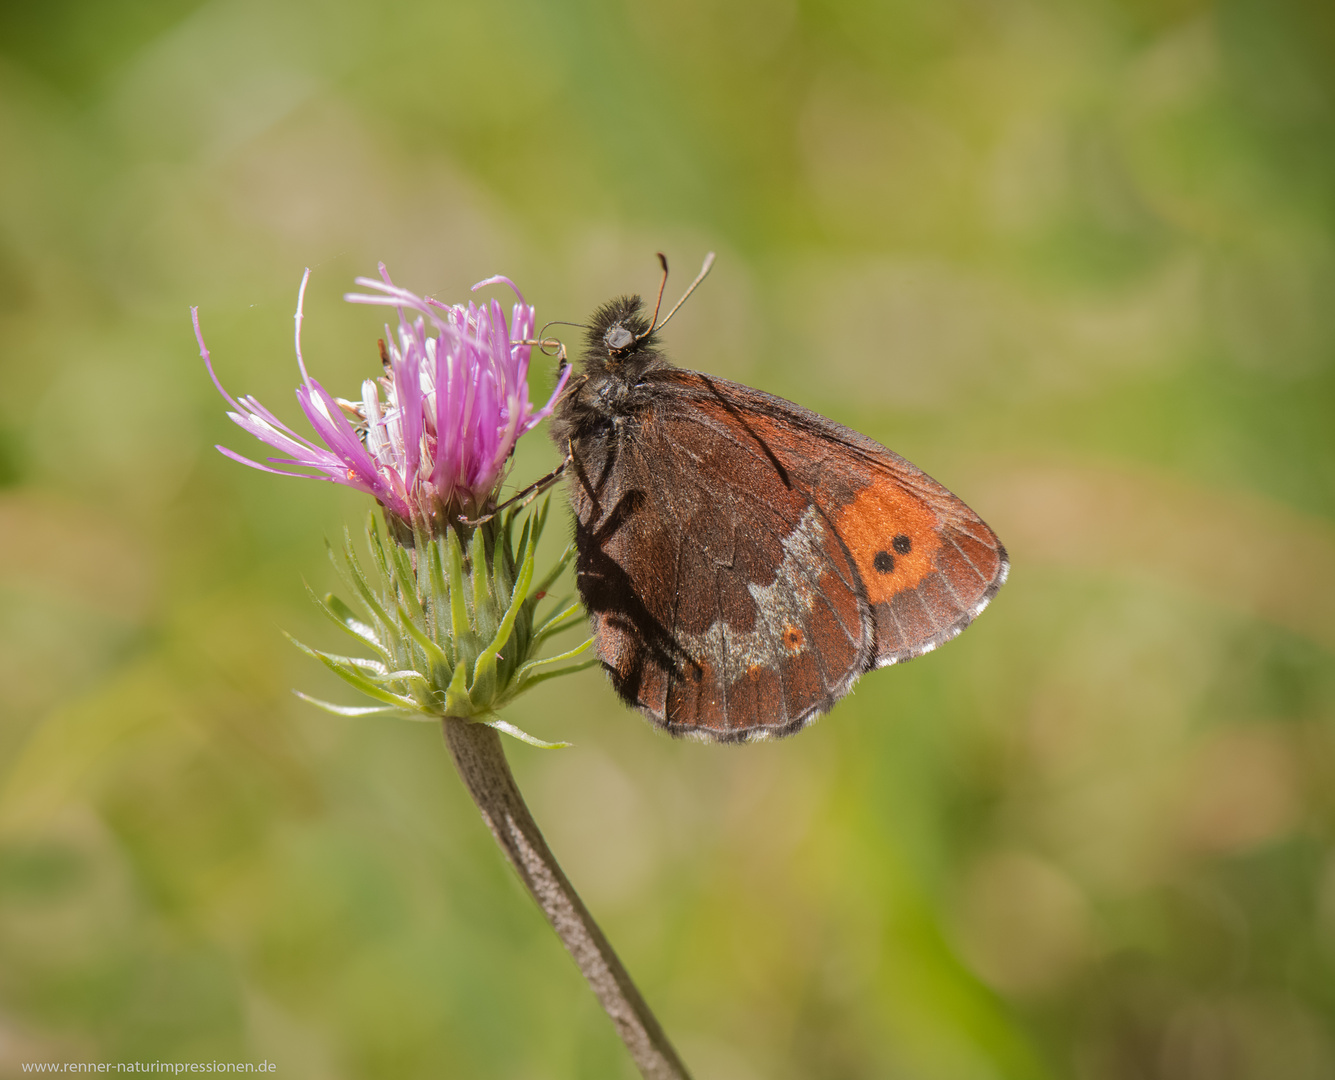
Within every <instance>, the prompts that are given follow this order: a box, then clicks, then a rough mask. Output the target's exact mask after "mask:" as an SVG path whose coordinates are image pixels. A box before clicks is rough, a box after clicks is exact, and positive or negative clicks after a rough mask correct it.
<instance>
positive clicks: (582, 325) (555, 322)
mask: <svg viewBox="0 0 1335 1080" xmlns="http://www.w3.org/2000/svg"><path fill="white" fill-rule="evenodd" d="M549 326H576V327H579V329H581V330H587V329H588V328H589V324H588V323H582V322H567V321H566V320H565V319H550V320H548V321H547V322H545V323H543V324H542V329H541V330H539V331H538V337H540V338H542V337H546V336H547V327H549Z"/></svg>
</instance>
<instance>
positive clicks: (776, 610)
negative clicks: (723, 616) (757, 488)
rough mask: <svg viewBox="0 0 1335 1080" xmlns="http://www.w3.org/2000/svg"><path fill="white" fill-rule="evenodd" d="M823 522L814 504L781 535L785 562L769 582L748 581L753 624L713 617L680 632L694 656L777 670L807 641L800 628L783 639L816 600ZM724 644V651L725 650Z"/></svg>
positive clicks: (742, 668) (737, 668)
mask: <svg viewBox="0 0 1335 1080" xmlns="http://www.w3.org/2000/svg"><path fill="white" fill-rule="evenodd" d="M824 539H825V526H824V525H823V524H822V523H821V519H820V514H819V513H818V512H817V510H816V508H815V507H814V506H811V507H808V508H807V510H806V513H804V514H803V515H802V519H801V520H800V521H799V522H798V523H797V527H796V528H795V529H793V531H792V532H790V533H789V534H788V535H787V536H785V537H784V538H783V540H782V541H781V543H782V545H783V562H781V563H780V564H779V568H778V572H777V573H776V574H775V576H774V581H773V582H772V583H770V584H769V585H757V584H755V583H754V582H750V583H748V584H747V586H746V588H747V591H748V592H749V593H750V594H751V599H753V600H754V601H755V603H756V621H755V626H753V627H752V628H751V629H750V630H746V631H742V630H738V629H737V628H736V627H733V626H728V625H727V624H726V623H724V622H723V621H722V620H720V619H716V620H714V622H713V623H712V624H711V625H710V627H709V629H708V630H706V631H705V632H704V633H702V634H680V636H679V639H678V640H679V641H680V642H681V644H682V646H683V647H684V648H685V650H686V652H687V653H688V654H690V655H691V656H693V657H701V656H726V657H727V660H728V668H729V669H730V670H731V671H736V672H742V671H745V670H746V669H747V668H749V667H751V666H752V665H760V666H762V667H771V668H774V669H776V670H777V668H778V665H779V662H780V661H781V660H784V659H787V658H789V657H792V656H800V655H801V654H802V653H804V652H806V651H807V649H808V647H809V645H810V642H809V641H808V640H807V637H806V635H805V634H804V633H802V632H801V631H799V632H798V634H797V635H796V638H797V640H796V641H794V640H793V635H789V641H788V642H785V641H784V640H783V637H784V628H785V627H794V628H796V627H802V626H804V625H806V621H807V616H808V614H809V613H810V612H811V609H812V607H813V606H814V605H815V603H816V596H817V592H818V590H817V587H816V583H817V582H818V581H819V580H820V577H821V575H822V574H823V573H824V572H825V564H826V563H827V562H828V561H829V560H828V556H826V554H825V553H824V551H823V550H822V543H823V541H824ZM725 650H726V651H725Z"/></svg>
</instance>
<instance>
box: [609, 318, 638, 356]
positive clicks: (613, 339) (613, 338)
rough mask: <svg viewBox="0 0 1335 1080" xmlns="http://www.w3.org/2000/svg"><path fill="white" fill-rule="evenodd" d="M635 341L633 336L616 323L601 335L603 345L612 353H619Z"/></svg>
mask: <svg viewBox="0 0 1335 1080" xmlns="http://www.w3.org/2000/svg"><path fill="white" fill-rule="evenodd" d="M634 341H635V335H634V334H632V333H631V332H630V331H629V330H627V329H626V328H625V327H624V326H622V325H621V324H620V323H618V324H617V325H616V326H614V327H612V329H610V330H609V331H607V333H605V334H604V335H603V344H604V345H606V346H607V347H608V348H609V349H611V350H612V352H620V351H621V350H622V349H625V348H627V347H628V346H629V345H631V344H632V343H633V342H634Z"/></svg>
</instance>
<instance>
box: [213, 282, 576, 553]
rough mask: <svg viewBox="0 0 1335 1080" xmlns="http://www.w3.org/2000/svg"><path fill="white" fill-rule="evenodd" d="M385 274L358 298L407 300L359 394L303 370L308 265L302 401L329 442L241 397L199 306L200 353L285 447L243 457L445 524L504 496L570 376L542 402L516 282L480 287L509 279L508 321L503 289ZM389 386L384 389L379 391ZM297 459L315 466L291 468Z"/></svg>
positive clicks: (272, 440) (237, 413)
mask: <svg viewBox="0 0 1335 1080" xmlns="http://www.w3.org/2000/svg"><path fill="white" fill-rule="evenodd" d="M380 278H381V280H379V281H377V280H376V279H374V278H358V279H357V284H358V285H361V286H363V287H364V288H367V289H373V290H376V291H375V293H349V294H348V295H347V296H346V297H345V299H347V300H348V301H350V302H352V303H357V304H377V305H383V306H387V307H394V308H397V309H398V335H397V338H398V340H397V342H396V341H394V340H393V337H392V335H390V334H389V332H388V327H387V328H386V336H387V337H388V338H390V343H389V345H388V347H386V346H385V344H384V342H382V343H381V358H382V361H383V364H384V374H383V375H382V376H381V377H380V378H379V379H367V380H365V381H364V382H363V383H362V396H361V400H360V401H348V400H346V399H343V398H336V397H334V396H332V395H331V394H330V393H329V392H328V391H327V390H325V388H324V387H323V386H321V385H320V383H319V382H317V381H316V380H315V379H314V378H312V377H311V375H310V373H309V372H308V371H307V370H306V362H305V359H304V357H303V356H302V352H301V324H302V319H303V314H302V309H303V306H304V301H305V296H306V283H307V281H308V280H309V279H310V271H309V270H307V271H306V273H305V274H304V275H303V276H302V279H301V289H300V292H299V294H298V297H297V313H296V331H295V345H296V353H297V367H298V369H299V370H300V371H301V378H302V384H301V385H300V386H299V387H297V401H298V403H299V404H300V405H301V410H302V412H304V413H305V414H306V419H307V420H309V421H310V423H311V426H312V427H313V428H314V429H315V433H316V435H317V436H318V437H319V439H320V441H321V442H322V443H323V445H319V444H317V443H315V442H312V441H311V440H309V439H307V438H304V437H303V436H301V435H299V434H297V433H296V432H295V431H293V430H292V429H291V428H289V427H288V426H287V425H286V424H284V423H283V422H282V421H281V420H279V419H278V418H277V417H276V416H274V414H273V413H271V412H270V411H269V410H268V409H266V408H265V407H264V406H263V405H261V404H260V402H259V401H257V400H256V399H255V398H253V397H250V396H244V397H242V398H241V399H240V400H238V399H236V398H233V397H232V395H231V394H229V393H228V392H227V391H226V390H225V389H224V388H223V385H222V382H221V381H220V380H219V379H218V376H217V373H216V372H215V371H214V369H213V363H212V360H211V359H210V356H209V350H208V348H207V347H206V346H205V344H204V336H203V333H202V332H201V331H200V327H199V312H198V309H197V308H192V309H191V317H192V319H193V320H194V326H195V338H196V340H197V341H198V342H199V351H200V356H201V357H203V359H204V364H205V366H206V367H207V368H208V372H209V377H210V378H211V379H212V380H213V385H214V386H216V387H217V389H218V392H219V393H220V394H222V396H223V397H224V398H225V399H226V400H227V402H228V404H230V405H231V406H232V411H230V412H229V413H228V416H229V417H230V418H231V419H232V421H233V422H234V423H236V424H237V425H238V426H239V427H242V428H244V429H245V430H246V431H248V432H250V434H252V435H254V436H255V437H256V438H257V439H259V440H260V441H261V442H264V443H267V444H268V445H269V446H272V447H273V448H274V449H276V450H279V451H281V452H283V453H284V454H286V455H287V456H286V457H271V458H269V459H268V460H269V462H270V464H267V465H266V464H261V463H260V462H258V461H253V460H251V459H250V458H247V457H244V456H242V455H241V454H238V453H236V452H235V451H234V450H230V449H228V448H227V447H224V446H219V447H218V449H219V450H220V451H221V452H222V453H224V454H226V455H227V456H228V457H230V458H232V459H233V460H235V461H239V462H241V463H242V464H243V465H249V466H250V467H251V468H255V469H260V470H263V471H264V472H271V473H277V474H278V475H281V476H300V477H306V478H308V479H321V480H331V481H333V482H334V483H338V484H346V485H347V486H348V487H352V488H356V489H357V490H358V491H364V492H366V493H367V494H368V495H372V496H374V497H375V498H376V500H377V501H379V503H380V504H381V505H382V506H383V507H384V508H385V510H386V511H387V512H388V513H389V514H390V515H392V516H393V517H394V518H395V519H397V522H396V524H397V525H398V526H399V527H400V528H402V527H407V528H411V526H412V523H413V522H414V521H416V522H418V523H430V524H431V528H432V531H433V532H437V533H438V532H439V531H440V530H441V529H442V528H443V526H444V524H445V523H447V522H449V521H453V520H455V519H456V518H457V517H458V516H459V515H460V514H476V513H478V512H480V511H482V510H484V509H485V508H488V507H490V506H492V505H494V504H495V498H496V491H497V489H498V487H499V486H500V482H501V480H502V479H503V477H504V473H505V469H506V465H507V463H508V461H509V458H510V455H511V453H512V452H513V451H514V448H515V443H516V442H518V440H519V437H520V436H521V435H523V434H524V433H526V432H528V431H531V430H532V429H533V428H534V427H535V426H536V425H537V424H538V423H540V422H541V421H542V420H543V419H545V418H546V417H547V416H549V415H551V412H552V409H553V407H554V406H555V403H556V399H557V396H558V395H559V394H560V393H561V390H562V388H563V387H564V385H565V380H566V379H567V378H568V376H569V373H570V369H569V367H565V368H563V370H562V372H561V375H560V378H559V379H558V381H557V385H556V388H555V390H553V392H552V396H551V397H550V398H549V399H548V401H547V404H546V405H544V406H543V407H542V408H541V409H535V408H534V407H533V403H532V402H531V401H530V400H529V394H528V367H529V358H530V354H531V351H532V345H531V344H529V343H530V342H531V340H532V335H533V328H534V317H533V308H532V306H531V305H528V304H525V303H524V297H523V295H522V294H521V293H520V292H519V289H518V288H516V287H515V284H514V282H512V281H511V280H510V279H509V278H507V277H503V276H499V275H498V276H496V277H491V278H487V279H486V280H485V281H480V282H478V284H476V285H474V286H473V288H474V289H475V290H476V289H480V288H483V287H484V286H487V285H494V284H497V283H504V284H506V285H509V286H510V288H511V289H514V292H515V296H516V297H517V303H516V304H515V305H514V310H513V314H512V317H511V321H510V323H509V324H507V323H506V320H505V315H504V313H503V312H502V310H501V305H500V304H499V303H497V302H496V301H495V300H492V301H491V302H490V303H489V304H486V305H483V306H478V305H476V304H473V303H469V305H468V306H467V307H464V306H463V305H462V304H454V305H449V304H443V303H441V302H440V301H438V300H434V299H432V298H430V297H421V296H418V295H416V294H415V293H412V292H409V291H408V290H407V289H403V288H400V287H399V286H397V285H395V284H394V282H393V281H391V280H390V276H389V273H388V272H387V271H386V270H385V266H384V264H383V263H381V264H380ZM382 390H383V391H384V395H385V397H384V400H383V401H382V400H381V396H380V393H381V391H382ZM276 465H289V466H296V467H299V468H306V469H310V470H313V472H291V471H289V470H287V469H282V468H275V467H274V466H276Z"/></svg>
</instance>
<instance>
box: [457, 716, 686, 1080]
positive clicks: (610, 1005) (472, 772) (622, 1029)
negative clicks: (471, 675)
mask: <svg viewBox="0 0 1335 1080" xmlns="http://www.w3.org/2000/svg"><path fill="white" fill-rule="evenodd" d="M444 727H445V743H446V745H447V746H448V747H449V749H450V756H451V757H453V758H454V764H455V767H456V768H457V769H458V770H459V775H460V776H461V777H462V778H463V781H464V784H465V785H466V786H467V788H468V793H469V794H470V795H472V796H473V802H475V803H476V804H477V808H478V809H479V810H480V811H481V812H482V818H483V820H484V821H485V822H486V823H487V827H488V828H489V829H491V834H492V836H494V837H495V838H496V842H497V843H498V844H500V845H501V850H503V851H504V852H505V856H506V858H508V859H509V860H510V863H511V865H512V866H514V868H515V870H517V871H518V872H519V877H520V880H522V881H523V883H524V886H525V888H527V889H528V891H529V893H530V894H532V896H533V899H534V900H536V901H537V902H538V906H539V907H540V908H542V913H543V914H544V915H546V916H547V921H548V922H550V923H551V924H552V928H553V929H554V930H555V931H556V933H557V936H558V937H560V939H561V941H562V942H563V943H564V945H565V947H566V948H567V949H569V950H570V955H571V956H573V957H574V958H575V963H576V964H578V965H579V969H580V971H582V972H583V973H584V977H585V978H586V979H588V981H589V986H590V987H592V989H593V992H594V993H595V994H597V995H598V1000H599V1001H600V1002H602V1006H603V1008H604V1009H606V1010H607V1015H608V1016H610V1017H611V1018H612V1023H613V1024H615V1025H616V1029H617V1034H618V1035H620V1036H621V1041H622V1042H624V1043H625V1044H626V1049H628V1050H629V1051H630V1054H631V1057H632V1058H634V1060H635V1064H636V1066H638V1067H639V1070H640V1075H641V1076H644V1077H645V1078H646V1080H690V1073H689V1072H687V1071H686V1066H685V1065H684V1064H682V1060H681V1058H679V1057H678V1056H677V1052H676V1050H674V1049H673V1048H672V1044H671V1043H670V1042H669V1041H668V1037H667V1035H666V1033H665V1032H664V1031H663V1028H662V1026H661V1025H660V1024H659V1023H658V1020H657V1019H656V1018H655V1016H654V1014H653V1013H652V1012H650V1011H649V1006H648V1005H647V1004H646V1003H645V1000H644V998H643V997H641V996H640V992H639V990H637V989H636V988H635V984H634V983H633V982H632V981H631V978H630V974H629V972H627V971H626V969H625V967H624V966H623V965H622V963H621V960H620V959H619V958H618V957H617V954H616V952H615V951H614V950H613V949H612V946H611V943H610V942H608V940H607V938H606V936H604V934H603V932H602V930H600V929H599V928H598V924H597V923H596V922H594V921H593V916H592V915H590V914H589V909H588V908H586V907H585V906H584V901H583V900H581V899H580V898H579V893H577V892H575V887H574V886H573V885H571V884H570V879H569V878H567V877H566V876H565V873H564V872H563V871H562V870H561V867H560V865H559V864H558V863H557V861H556V856H554V855H553V854H552V851H551V848H549V847H548V846H547V841H546V840H544V839H543V838H542V832H541V831H540V830H539V829H538V824H537V822H535V821H534V820H533V815H532V814H531V813H529V809H528V806H527V805H526V804H525V803H524V797H523V796H522V795H521V794H520V793H519V788H518V787H517V786H516V785H515V779H514V776H513V774H512V773H511V772H510V763H509V762H508V761H506V760H505V751H504V750H503V749H502V748H501V738H500V736H499V735H498V734H497V733H496V731H495V729H493V728H490V727H488V726H487V725H486V724H478V723H469V722H468V721H466V720H458V719H453V718H450V719H446V720H445V722H444Z"/></svg>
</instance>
